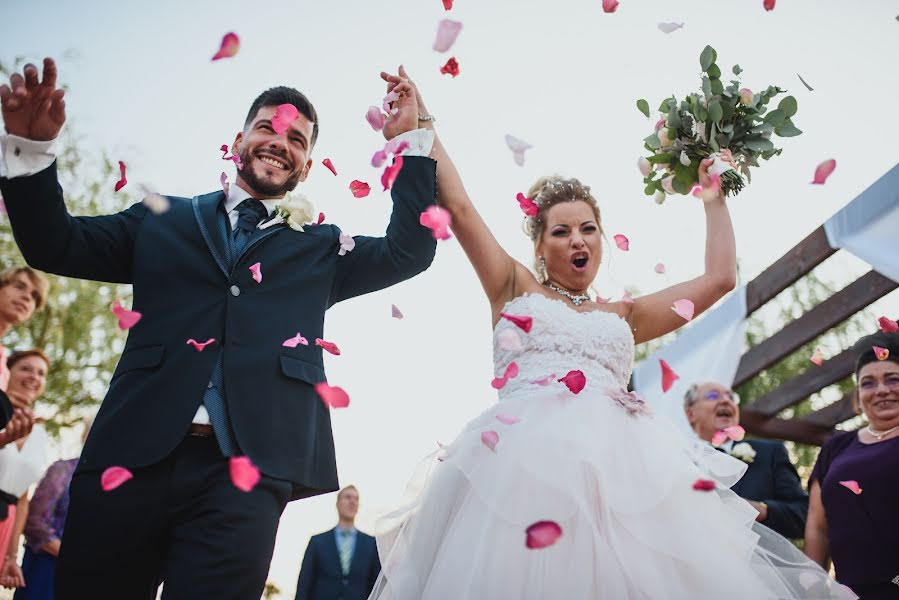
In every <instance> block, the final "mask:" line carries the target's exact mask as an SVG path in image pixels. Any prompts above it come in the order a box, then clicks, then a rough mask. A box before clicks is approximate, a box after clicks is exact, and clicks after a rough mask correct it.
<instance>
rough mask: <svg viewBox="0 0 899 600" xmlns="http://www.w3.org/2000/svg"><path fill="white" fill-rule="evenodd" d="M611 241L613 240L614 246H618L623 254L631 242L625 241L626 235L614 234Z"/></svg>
mask: <svg viewBox="0 0 899 600" xmlns="http://www.w3.org/2000/svg"><path fill="white" fill-rule="evenodd" d="M612 239H613V240H615V245H616V246H618V249H619V250H624V251H625V252H627V250H628V249H629V248H630V247H631V242H630V240H629V239H627V236H626V235H622V234H620V233H616V234H615V235H614V236H612Z"/></svg>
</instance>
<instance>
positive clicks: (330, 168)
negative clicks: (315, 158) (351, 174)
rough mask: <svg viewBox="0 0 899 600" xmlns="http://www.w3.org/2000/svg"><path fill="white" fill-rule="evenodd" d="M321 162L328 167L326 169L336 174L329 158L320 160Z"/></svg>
mask: <svg viewBox="0 0 899 600" xmlns="http://www.w3.org/2000/svg"><path fill="white" fill-rule="evenodd" d="M322 164H323V165H325V166H326V167H328V170H329V171H331V172H332V173H334V175H337V169H335V168H334V163H332V162H331V159H330V158H326V159H325V160H323V161H322Z"/></svg>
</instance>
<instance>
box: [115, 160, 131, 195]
mask: <svg viewBox="0 0 899 600" xmlns="http://www.w3.org/2000/svg"><path fill="white" fill-rule="evenodd" d="M119 173H120V174H121V177H120V178H119V180H118V181H116V182H115V191H119V190H120V189H122V188H123V187H125V184H127V183H128V180H127V179H125V163H123V162H122V161H119Z"/></svg>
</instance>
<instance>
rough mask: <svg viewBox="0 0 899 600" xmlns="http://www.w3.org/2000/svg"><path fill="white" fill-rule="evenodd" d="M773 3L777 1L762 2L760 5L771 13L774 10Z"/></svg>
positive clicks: (767, 0) (766, 0)
mask: <svg viewBox="0 0 899 600" xmlns="http://www.w3.org/2000/svg"><path fill="white" fill-rule="evenodd" d="M775 2H777V0H764V2H763V3H762V5H763V6H764V7H765V10H767V11H772V10H774V3H775Z"/></svg>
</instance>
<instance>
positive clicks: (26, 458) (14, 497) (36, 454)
mask: <svg viewBox="0 0 899 600" xmlns="http://www.w3.org/2000/svg"><path fill="white" fill-rule="evenodd" d="M7 364H8V366H9V374H10V377H9V387H8V390H9V392H10V394H9V395H10V399H11V400H12V402H13V404H14V405H15V406H16V407H17V408H23V409H29V410H30V409H32V408H33V406H34V403H35V401H36V400H37V399H38V398H40V397H41V395H42V394H43V393H44V389H45V387H46V384H47V372H48V371H49V369H50V360H49V359H48V358H47V356H46V355H45V354H44V353H43V352H42V351H41V350H38V349H32V350H24V351H20V352H13V353H12V354H11V355H10V356H9V359H8V361H7ZM47 448H48V438H47V432H46V431H45V430H44V428H43V427H42V426H40V425H35V427H34V429H33V430H32V432H31V433H30V434H29V435H28V436H27V437H25V438H23V439H20V440H17V441H16V442H15V443H12V444H8V445H7V446H6V447H5V448H3V449H0V495H2V496H4V497H5V498H6V499H7V501H9V502H10V505H9V508H8V513H7V516H6V519H4V520H3V521H0V549H3V550H4V551H5V553H6V554H5V558H4V563H3V569H2V571H0V585H2V586H4V587H22V586H23V585H25V583H26V582H25V579H24V577H23V575H22V569H21V568H20V567H19V565H18V562H17V553H18V549H19V543H20V538H21V536H22V531H23V530H24V528H25V520H26V518H27V517H28V488H29V487H31V486H32V485H33V484H35V483H37V481H38V480H39V479H40V477H41V474H42V473H43V472H44V469H45V468H46V466H47Z"/></svg>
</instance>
